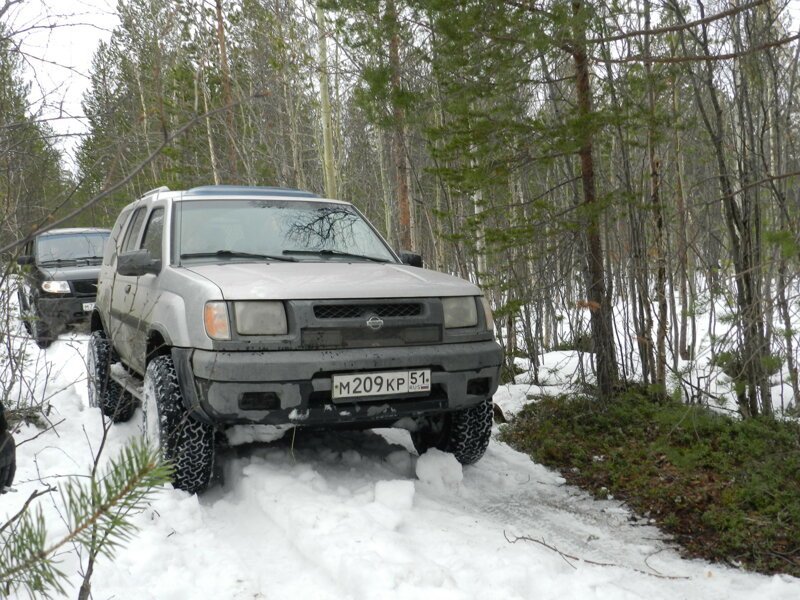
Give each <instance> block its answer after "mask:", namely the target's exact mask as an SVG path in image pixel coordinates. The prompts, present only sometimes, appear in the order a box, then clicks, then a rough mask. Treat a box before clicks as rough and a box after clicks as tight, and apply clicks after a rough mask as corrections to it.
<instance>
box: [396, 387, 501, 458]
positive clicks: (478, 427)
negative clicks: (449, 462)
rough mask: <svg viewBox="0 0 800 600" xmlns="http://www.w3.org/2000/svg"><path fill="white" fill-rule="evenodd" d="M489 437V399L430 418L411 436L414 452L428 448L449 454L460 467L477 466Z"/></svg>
mask: <svg viewBox="0 0 800 600" xmlns="http://www.w3.org/2000/svg"><path fill="white" fill-rule="evenodd" d="M491 434H492V399H491V398H487V399H486V400H484V401H483V402H481V403H480V404H476V405H475V406H472V407H470V408H466V409H463V410H457V411H454V412H449V413H444V414H441V415H437V416H435V417H430V418H428V419H426V420H425V422H424V423H423V424H422V425H421V426H420V427H419V428H418V429H417V431H414V432H412V433H411V439H412V440H413V442H414V447H415V448H416V449H417V452H419V453H420V454H424V453H425V452H427V451H428V450H429V449H430V448H437V449H439V450H441V451H442V452H450V453H452V454H453V456H455V457H456V460H458V462H460V463H461V464H462V465H471V464H473V463H476V462H478V461H479V460H480V459H481V457H482V456H483V455H484V453H485V452H486V448H487V447H488V446H489V438H490V437H491Z"/></svg>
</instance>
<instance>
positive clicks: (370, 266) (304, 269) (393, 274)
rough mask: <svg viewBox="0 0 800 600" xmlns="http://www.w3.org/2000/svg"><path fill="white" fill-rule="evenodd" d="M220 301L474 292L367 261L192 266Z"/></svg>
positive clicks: (435, 276)
mask: <svg viewBox="0 0 800 600" xmlns="http://www.w3.org/2000/svg"><path fill="white" fill-rule="evenodd" d="M186 268H187V269H188V270H189V271H192V272H194V273H197V274H198V275H201V276H203V277H205V278H206V279H209V280H210V281H212V282H214V283H215V284H217V286H219V288H220V289H221V290H222V295H223V297H224V298H225V299H226V300H251V299H252V300H322V299H331V300H335V299H346V298H424V297H431V296H478V295H480V294H481V291H480V289H479V288H478V287H477V286H475V285H473V284H472V283H470V282H468V281H465V280H463V279H459V278H458V277H452V276H450V275H445V274H444V273H438V272H436V271H428V270H427V269H419V268H416V267H409V266H407V265H398V264H388V263H387V264H384V263H371V262H355V263H346V262H333V261H331V262H296V263H291V262H270V263H237V262H228V263H225V264H213V265H192V266H190V267H186Z"/></svg>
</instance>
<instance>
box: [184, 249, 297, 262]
mask: <svg viewBox="0 0 800 600" xmlns="http://www.w3.org/2000/svg"><path fill="white" fill-rule="evenodd" d="M181 258H255V259H259V260H282V261H288V262H297V259H296V258H291V257H289V256H275V255H273V254H254V253H252V252H239V251H238V250H217V251H216V252H190V253H188V254H181Z"/></svg>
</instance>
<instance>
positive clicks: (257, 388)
mask: <svg viewBox="0 0 800 600" xmlns="http://www.w3.org/2000/svg"><path fill="white" fill-rule="evenodd" d="M404 261H405V263H409V264H404ZM412 264H416V265H418V266H412ZM420 267H421V259H420V257H419V255H413V254H405V253H404V254H403V255H402V259H401V256H398V255H397V254H396V253H395V252H394V251H393V250H392V249H391V248H390V247H389V245H388V244H387V243H386V242H385V241H384V240H383V238H382V237H381V236H380V235H379V234H378V233H377V231H376V230H375V229H374V228H373V227H372V225H370V223H369V222H368V221H367V220H366V219H365V218H364V216H363V215H362V214H361V213H360V212H359V211H358V210H357V209H356V208H355V207H354V206H353V205H351V204H349V203H347V202H340V201H338V200H327V199H322V198H319V197H317V196H315V195H313V194H311V193H308V192H303V191H299V190H290V189H280V188H265V187H234V186H208V187H199V188H194V189H191V190H188V191H170V190H169V189H168V188H163V187H162V188H159V189H157V190H153V191H151V192H149V193H147V194H146V195H145V196H144V197H142V198H141V199H139V200H137V201H136V202H134V203H132V204H130V205H128V206H127V207H125V208H124V209H123V211H122V213H121V214H120V216H119V218H118V219H117V222H116V224H115V225H114V228H113V230H112V232H111V237H110V240H109V243H108V245H107V247H106V253H105V256H104V257H103V264H102V270H101V272H100V279H99V284H98V290H97V304H96V308H95V310H94V312H93V313H92V317H91V330H92V333H91V338H90V342H89V353H88V360H87V365H88V370H89V398H90V401H91V402H92V404H93V405H94V406H98V407H100V408H101V409H102V411H103V412H104V413H105V414H106V415H107V416H109V417H110V418H112V419H113V420H115V421H125V420H128V419H130V418H131V417H132V416H133V414H134V412H135V408H136V403H137V400H138V401H140V402H141V404H142V407H143V413H144V419H143V428H144V431H145V434H146V436H147V437H148V438H150V439H151V440H153V441H154V443H156V444H157V445H158V446H160V448H161V451H162V454H163V456H164V457H165V458H166V459H168V460H171V461H172V463H173V467H174V472H173V481H174V484H175V486H176V487H178V488H181V489H184V490H187V491H190V492H196V491H200V490H202V489H204V488H205V487H206V486H207V485H208V483H209V481H210V479H211V474H212V468H213V462H214V450H215V439H216V437H217V434H219V433H222V432H224V431H225V430H227V429H229V428H231V427H234V426H237V425H242V424H246V425H257V426H263V425H270V426H283V427H291V426H334V425H336V426H347V427H361V428H369V427H401V428H405V429H408V430H409V431H410V432H411V436H412V439H413V442H414V445H415V447H416V448H417V450H418V451H419V452H424V451H425V450H427V449H428V448H431V447H436V448H439V449H441V450H444V451H448V452H452V453H453V454H454V455H455V457H456V458H457V459H458V460H459V461H461V462H462V463H464V464H469V463H473V462H475V461H477V460H478V459H480V458H481V456H483V454H484V452H485V450H486V447H487V445H488V443H489V436H490V432H491V424H492V394H493V393H494V392H495V390H496V389H497V383H498V374H499V369H500V364H501V361H502V351H501V349H500V346H499V345H498V344H497V343H496V342H495V340H494V335H493V321H492V315H491V311H490V308H489V305H488V303H487V301H486V300H485V299H484V297H483V296H482V294H481V291H480V289H479V288H477V287H476V286H475V285H473V284H471V283H469V282H467V281H464V280H462V279H458V278H456V277H451V276H449V275H444V274H442V273H437V272H434V271H428V270H425V269H422V268H420Z"/></svg>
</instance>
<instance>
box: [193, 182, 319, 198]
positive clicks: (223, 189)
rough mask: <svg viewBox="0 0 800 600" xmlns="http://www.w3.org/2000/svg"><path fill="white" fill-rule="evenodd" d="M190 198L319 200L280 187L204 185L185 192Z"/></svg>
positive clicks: (304, 192)
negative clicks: (254, 197) (234, 197)
mask: <svg viewBox="0 0 800 600" xmlns="http://www.w3.org/2000/svg"><path fill="white" fill-rule="evenodd" d="M186 194H187V195H192V196H222V195H226V194H227V195H231V196H259V197H262V198H263V197H265V196H266V197H276V198H277V197H282V198H286V197H293V198H319V196H317V195H316V194H313V193H311V192H307V191H305V190H297V189H293V188H280V187H263V186H247V185H204V186H201V187H196V188H192V189H190V190H187V191H186Z"/></svg>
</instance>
